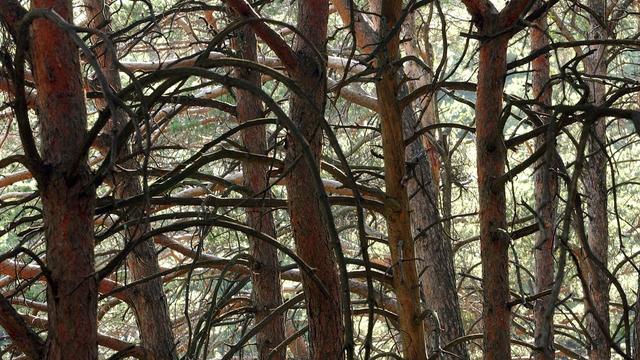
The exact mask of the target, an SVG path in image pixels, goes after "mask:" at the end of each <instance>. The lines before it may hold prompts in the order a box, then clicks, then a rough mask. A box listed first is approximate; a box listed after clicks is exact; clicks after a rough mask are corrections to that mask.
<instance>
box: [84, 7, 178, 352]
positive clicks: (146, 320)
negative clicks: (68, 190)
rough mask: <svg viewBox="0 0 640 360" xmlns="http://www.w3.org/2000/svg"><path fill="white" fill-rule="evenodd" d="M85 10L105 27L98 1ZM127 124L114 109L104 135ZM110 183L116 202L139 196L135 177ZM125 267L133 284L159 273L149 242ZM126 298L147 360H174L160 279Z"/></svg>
mask: <svg viewBox="0 0 640 360" xmlns="http://www.w3.org/2000/svg"><path fill="white" fill-rule="evenodd" d="M85 6H86V8H87V15H88V16H89V18H90V19H91V20H92V21H91V25H93V26H94V27H97V26H104V25H105V24H109V22H110V20H111V19H110V18H111V14H110V11H109V8H108V6H105V5H104V3H103V2H102V1H96V0H85ZM100 30H102V31H105V32H108V31H109V30H110V29H109V27H107V28H106V29H104V28H103V29H100ZM93 40H94V42H95V43H96V45H97V46H96V54H97V58H98V62H99V63H100V66H101V71H102V72H103V74H104V76H105V78H106V79H107V81H108V82H109V85H110V86H111V87H112V88H113V89H115V90H120V88H121V82H120V74H119V72H118V69H117V66H116V64H117V61H118V58H117V54H116V53H115V49H114V48H109V47H108V46H106V44H104V42H103V39H100V38H95V37H94V38H93ZM96 104H97V106H98V107H99V108H105V107H106V102H105V101H103V100H102V99H98V100H96ZM128 121H129V119H128V116H127V114H126V113H125V112H124V111H123V110H121V109H117V110H116V111H115V113H114V114H112V116H111V120H110V122H109V124H108V125H107V126H106V127H105V130H104V132H105V133H106V134H108V136H107V137H108V138H109V139H111V137H112V136H116V134H117V133H118V132H119V131H120V130H121V129H122V128H123V127H124V126H125V125H126V124H127V122H128ZM109 142H110V141H109ZM112 151H113V156H114V157H115V158H116V159H118V158H120V157H127V156H128V155H129V154H130V153H131V150H130V148H129V144H128V143H125V144H122V145H121V147H120V148H119V149H112ZM127 165H128V166H129V167H135V166H137V163H136V162H135V161H133V160H132V161H129V162H128V163H126V164H125V166H127ZM112 180H113V183H114V195H115V197H116V198H119V199H125V198H128V197H132V196H135V195H138V194H140V193H142V187H141V186H140V182H139V181H138V179H137V178H136V177H132V176H128V175H124V176H123V175H120V174H113V176H112ZM144 214H145V209H144V207H141V206H136V207H134V208H132V209H129V211H127V212H126V214H125V220H139V219H142V218H143V217H144V216H145V215H144ZM148 230H149V225H148V224H147V223H145V221H144V220H142V221H140V222H139V224H137V225H135V226H132V227H130V228H128V229H127V231H126V232H125V236H126V238H127V241H134V242H135V241H138V238H139V237H140V236H142V235H143V234H145V233H146V232H147V231H148ZM127 266H128V268H129V271H130V273H131V276H132V280H133V281H137V280H141V279H145V278H148V277H152V276H153V275H155V274H157V273H159V272H160V267H159V265H158V256H157V254H156V251H155V248H154V245H153V241H152V240H151V239H149V240H145V241H143V242H142V243H141V244H140V245H138V246H136V247H135V248H134V249H133V251H132V253H131V254H130V255H129V256H128V257H127ZM126 295H127V300H128V303H129V304H130V305H131V307H132V308H133V310H134V313H135V315H136V323H137V325H138V330H139V332H140V341H141V343H142V346H143V347H144V348H145V349H146V350H147V356H148V358H149V360H152V359H158V360H160V359H162V360H164V359H176V358H177V353H176V349H175V344H174V339H173V332H172V329H171V317H170V316H169V310H168V305H167V299H166V296H165V294H164V289H163V286H162V278H161V277H155V278H153V279H150V280H148V281H145V282H143V283H141V284H139V285H137V286H135V287H134V288H132V289H131V290H130V291H127V294H126Z"/></svg>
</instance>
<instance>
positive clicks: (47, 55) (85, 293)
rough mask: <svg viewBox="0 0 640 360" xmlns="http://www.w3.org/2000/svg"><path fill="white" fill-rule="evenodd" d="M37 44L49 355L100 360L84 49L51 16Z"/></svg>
mask: <svg viewBox="0 0 640 360" xmlns="http://www.w3.org/2000/svg"><path fill="white" fill-rule="evenodd" d="M32 8H45V9H53V10H54V11H55V12H56V13H57V14H59V15H60V16H62V17H63V18H64V19H66V20H67V21H70V22H72V17H73V15H72V14H73V10H72V6H71V1H67V0H34V1H33V2H32ZM51 44H56V46H51ZM31 46H32V47H31V60H32V64H33V70H34V75H35V80H36V89H37V91H38V102H37V107H38V119H39V121H40V128H41V132H40V136H41V145H42V160H43V162H44V166H45V167H46V168H47V170H46V171H45V172H44V173H43V174H42V176H40V178H39V179H38V186H39V188H40V192H41V195H42V208H43V219H44V233H45V239H46V245H47V268H48V270H49V276H48V280H49V282H48V286H47V309H48V318H49V321H48V339H47V349H46V354H45V358H46V359H56V360H57V359H60V360H62V359H65V360H74V359H78V360H80V359H82V360H90V359H97V357H98V342H97V319H96V317H97V311H96V309H97V308H96V307H97V299H98V297H97V295H98V292H97V282H96V280H95V277H94V273H95V269H94V252H93V247H94V238H93V213H94V208H95V196H96V193H95V187H94V186H93V184H92V176H91V172H90V170H89V167H88V165H87V155H86V154H82V155H80V154H79V151H82V150H81V146H74V144H78V143H79V142H78V139H84V138H85V137H86V128H87V116H86V112H85V101H84V93H83V89H82V79H81V77H80V61H79V57H78V50H77V47H76V45H75V44H74V43H73V41H72V40H71V38H70V37H69V36H68V35H67V33H66V32H65V31H64V30H62V29H61V28H60V27H58V26H57V25H54V24H53V23H52V22H50V21H49V20H45V19H38V20H35V21H34V22H33V26H32V38H31ZM79 156H80V159H79V160H80V161H79V162H78V166H74V163H75V160H76V158H78V157H79Z"/></svg>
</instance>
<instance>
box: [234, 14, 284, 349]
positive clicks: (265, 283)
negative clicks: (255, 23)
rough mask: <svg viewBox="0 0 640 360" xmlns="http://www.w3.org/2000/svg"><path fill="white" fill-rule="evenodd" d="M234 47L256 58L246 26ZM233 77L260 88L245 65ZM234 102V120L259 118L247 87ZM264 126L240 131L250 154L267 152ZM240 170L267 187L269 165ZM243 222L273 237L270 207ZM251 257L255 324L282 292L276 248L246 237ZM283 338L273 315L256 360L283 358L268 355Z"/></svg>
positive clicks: (255, 185) (250, 182)
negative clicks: (235, 107) (236, 115)
mask: <svg viewBox="0 0 640 360" xmlns="http://www.w3.org/2000/svg"><path fill="white" fill-rule="evenodd" d="M235 41H236V44H237V45H236V46H237V48H238V50H239V52H240V54H241V55H242V57H243V58H244V59H246V60H251V61H256V59H257V54H256V37H255V34H254V32H253V30H251V27H250V26H244V27H242V28H241V29H240V30H238V31H237V32H236V37H235ZM237 76H238V77H239V78H241V79H244V80H246V81H250V82H251V83H252V84H253V85H254V86H256V87H258V88H260V87H261V82H260V73H258V72H256V71H252V70H249V69H246V68H238V70H237ZM236 103H237V111H238V122H239V123H243V122H246V121H249V120H253V119H257V118H261V117H263V110H262V103H261V102H260V99H259V98H258V97H256V96H255V95H253V94H252V93H251V92H250V91H247V90H240V89H238V90H236ZM266 136H267V135H266V127H265V126H264V125H261V126H254V127H251V128H249V129H246V130H243V131H242V142H243V144H244V146H245V148H246V149H247V151H249V152H251V153H254V154H266V153H267V141H266ZM242 171H243V174H244V177H245V184H246V185H247V186H248V187H249V188H250V189H251V190H252V191H253V192H254V193H255V194H260V193H262V192H263V191H265V189H267V188H268V187H269V173H268V171H269V168H268V166H266V165H264V164H260V163H255V162H250V161H245V162H243V163H242ZM261 196H262V197H263V198H265V199H270V198H271V192H270V191H268V190H267V191H266V193H264V195H261ZM247 225H249V226H250V227H252V228H254V229H256V230H258V231H260V232H263V233H265V234H267V235H269V236H271V237H273V238H274V239H275V238H276V228H275V223H274V219H273V213H272V209H269V208H266V207H257V208H249V209H247ZM249 240H250V242H251V256H252V257H253V269H252V270H253V271H252V272H251V281H252V284H253V300H254V306H255V308H256V318H255V322H256V323H258V322H260V321H262V320H263V319H264V318H265V317H267V316H268V315H269V314H270V313H271V310H273V309H275V308H277V307H278V306H280V305H282V293H281V291H280V269H279V263H278V251H277V250H276V249H275V248H274V247H272V246H271V245H269V244H266V243H265V242H263V241H261V240H258V239H256V238H250V239H249ZM284 339H285V328H284V316H283V315H278V316H274V317H273V318H272V319H271V321H270V322H269V325H267V326H265V327H264V328H263V329H262V330H261V331H260V332H259V333H258V335H257V336H256V340H257V346H258V358H259V359H260V360H267V359H273V360H284V359H285V355H286V353H285V349H282V350H280V351H279V352H278V353H277V354H275V355H274V356H272V357H269V354H270V352H271V350H272V349H273V348H275V347H276V346H277V345H278V344H280V343H281V342H282V341H284Z"/></svg>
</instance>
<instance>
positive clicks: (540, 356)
mask: <svg viewBox="0 0 640 360" xmlns="http://www.w3.org/2000/svg"><path fill="white" fill-rule="evenodd" d="M534 24H535V26H532V27H531V50H532V51H535V50H537V49H540V48H542V47H545V46H547V45H548V44H549V39H548V37H547V36H548V35H547V17H546V14H545V15H543V16H541V17H540V18H538V19H537V20H536V21H535V23H534ZM532 70H533V75H532V76H533V77H532V85H533V98H534V99H535V100H536V101H537V102H538V103H540V104H541V105H543V106H535V107H534V110H535V111H536V112H537V113H538V114H539V115H540V118H541V119H542V120H543V123H544V124H548V123H549V120H550V119H549V115H550V114H549V113H548V112H547V111H546V110H545V109H544V106H550V105H551V85H550V84H549V79H550V77H549V56H548V55H543V56H540V57H538V58H536V59H535V60H533V62H532ZM555 146H556V142H555V135H550V136H549V137H547V135H546V134H545V135H540V136H538V137H537V138H536V143H535V148H536V150H538V149H541V148H545V147H546V148H547V154H548V155H547V156H545V157H543V158H542V159H541V160H540V161H538V162H537V164H536V172H535V197H536V211H537V218H538V223H539V226H540V231H538V233H537V235H536V243H535V247H534V249H533V250H534V258H535V279H536V292H537V293H539V292H542V291H544V290H548V289H550V288H551V287H553V282H554V271H553V269H554V264H553V246H554V242H555V219H556V206H557V202H558V200H557V192H558V178H557V176H556V175H555V172H554V170H553V160H552V159H553V156H552V154H553V151H555ZM547 306H548V301H547V299H546V297H544V298H541V299H538V300H536V302H535V305H534V318H535V323H536V328H535V332H534V338H535V343H534V345H535V346H536V347H537V349H536V350H534V353H533V355H534V358H535V359H536V360H549V359H553V358H554V357H555V355H554V354H555V353H554V350H553V317H550V318H547V317H545V312H546V311H547Z"/></svg>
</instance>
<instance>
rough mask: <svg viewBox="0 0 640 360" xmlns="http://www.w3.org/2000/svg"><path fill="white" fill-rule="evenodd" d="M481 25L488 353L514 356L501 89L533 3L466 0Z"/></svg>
mask: <svg viewBox="0 0 640 360" xmlns="http://www.w3.org/2000/svg"><path fill="white" fill-rule="evenodd" d="M463 2H464V4H465V6H466V7H467V10H468V11H469V13H470V14H471V16H472V19H473V21H474V23H475V25H476V27H477V28H478V32H479V34H478V35H479V37H480V54H479V60H478V61H479V68H478V86H477V96H476V109H475V111H476V115H475V120H476V154H477V155H476V161H477V168H478V192H479V202H480V209H479V212H480V258H481V261H482V287H483V300H484V304H483V323H484V336H483V342H484V358H485V359H508V358H510V357H511V344H510V336H511V332H510V324H511V309H510V308H509V305H508V303H509V255H508V248H509V235H508V233H507V230H506V229H507V218H506V215H507V214H506V196H505V187H504V182H502V180H501V179H500V177H501V176H502V175H504V172H505V161H506V152H507V151H506V148H505V145H504V134H503V132H502V131H503V124H502V123H501V119H500V115H501V113H502V92H503V88H504V81H505V76H506V67H507V65H506V60H507V45H508V43H509V39H510V38H511V36H512V35H513V28H512V26H513V25H514V24H515V23H516V21H518V19H520V17H521V16H523V15H524V13H525V12H526V11H527V10H528V8H529V7H530V6H531V1H529V0H514V1H511V2H510V3H509V4H507V5H506V6H505V7H504V8H503V9H502V10H501V11H500V12H498V10H497V9H496V8H495V6H494V5H493V4H492V3H491V2H490V1H485V0H463Z"/></svg>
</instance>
